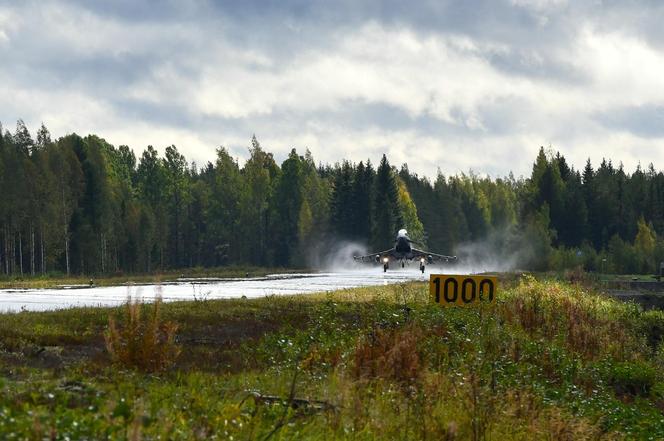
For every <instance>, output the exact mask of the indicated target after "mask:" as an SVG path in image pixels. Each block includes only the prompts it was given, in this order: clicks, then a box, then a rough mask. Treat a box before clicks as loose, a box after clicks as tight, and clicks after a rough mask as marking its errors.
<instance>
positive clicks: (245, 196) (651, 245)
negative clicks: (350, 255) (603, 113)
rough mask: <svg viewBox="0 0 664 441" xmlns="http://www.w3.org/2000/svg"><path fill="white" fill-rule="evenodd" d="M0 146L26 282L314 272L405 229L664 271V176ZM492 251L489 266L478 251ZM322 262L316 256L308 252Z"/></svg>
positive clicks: (87, 142)
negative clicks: (241, 270) (59, 276)
mask: <svg viewBox="0 0 664 441" xmlns="http://www.w3.org/2000/svg"><path fill="white" fill-rule="evenodd" d="M1 135H2V136H0V190H2V194H3V197H2V199H1V200H0V271H1V272H2V273H3V274H4V275H5V276H6V277H9V276H25V275H28V274H30V275H34V276H36V275H37V274H38V273H41V274H45V273H47V272H49V271H61V272H63V273H66V274H68V275H70V274H71V273H75V274H90V275H92V274H113V273H118V272H154V271H163V270H168V269H174V268H187V267H197V266H205V267H213V266H219V265H228V264H234V263H239V264H251V265H260V266H306V265H309V264H311V263H312V262H311V260H310V258H311V257H312V254H316V250H320V249H328V248H329V247H330V244H331V243H336V242H338V241H340V240H352V241H355V242H363V243H365V244H367V245H368V246H370V247H371V248H372V249H376V250H383V249H386V248H388V247H389V246H391V245H392V243H393V239H394V234H395V232H396V231H397V230H398V229H400V228H406V229H408V231H409V233H410V235H411V237H412V238H413V239H414V240H416V241H418V242H422V243H426V244H427V245H428V247H429V248H430V249H431V250H432V251H434V252H440V253H444V254H456V253H459V254H460V255H463V253H465V252H466V251H467V250H468V249H482V250H486V249H487V248H490V249H492V250H498V254H500V255H499V256H497V258H498V260H500V261H510V262H514V264H515V265H517V266H518V267H519V268H529V269H542V270H545V269H570V268H575V267H576V266H578V265H579V264H583V266H584V268H585V269H586V270H590V271H603V272H618V273H642V274H651V273H653V272H654V271H657V270H658V268H659V263H660V262H661V261H664V199H663V198H664V174H663V173H661V172H657V171H656V170H655V169H654V167H653V166H652V165H650V166H649V167H648V168H647V169H646V170H642V169H641V167H637V169H636V170H635V171H634V173H632V174H631V175H630V174H628V173H626V172H625V170H624V169H623V167H622V165H621V166H618V167H617V168H616V167H614V166H613V164H612V162H611V161H610V160H603V161H602V162H601V163H600V164H599V166H598V167H597V168H594V167H593V166H592V164H591V163H590V161H588V162H587V163H586V165H585V167H584V168H583V170H576V169H575V168H574V167H572V166H570V165H569V164H568V163H567V161H566V159H565V157H564V156H562V155H561V154H560V153H559V152H554V151H553V150H551V149H549V150H546V149H544V148H541V149H540V150H539V152H538V155H537V157H536V159H535V161H534V163H533V167H532V172H531V174H530V176H528V177H527V178H520V179H515V178H514V177H513V176H511V175H510V176H507V177H504V178H495V179H493V178H491V177H488V176H481V175H477V174H475V173H473V172H470V173H469V174H464V173H461V174H458V175H456V176H448V177H445V176H443V175H442V174H440V173H439V174H438V176H436V179H435V181H433V182H431V181H430V180H429V179H428V178H426V177H419V176H418V175H417V174H415V173H412V172H411V171H409V169H408V166H407V165H406V164H404V165H403V166H402V167H401V169H399V170H398V171H397V169H395V168H394V167H392V166H391V165H390V163H389V161H388V158H387V156H385V155H384V156H383V157H382V158H381V161H380V164H379V165H378V167H377V169H375V170H374V168H373V166H372V164H371V163H370V162H369V161H367V162H360V163H358V164H355V163H352V162H350V161H348V160H343V159H341V160H340V162H339V163H338V164H335V165H334V166H330V165H322V164H321V165H318V166H317V165H316V163H315V161H314V159H313V157H312V155H311V153H310V152H308V151H307V152H306V153H305V154H304V156H300V155H298V153H297V152H296V151H295V150H293V151H292V152H291V153H290V154H289V156H288V158H287V159H286V160H285V161H284V162H283V163H282V164H277V163H276V162H275V160H274V157H273V155H272V154H271V153H269V152H267V151H266V150H264V149H263V147H262V146H261V145H260V143H259V142H258V140H257V139H256V137H255V136H254V137H252V139H251V144H250V146H249V159H248V160H247V161H246V162H244V164H242V163H240V162H239V161H238V160H237V159H236V158H234V157H233V155H232V154H231V153H230V152H229V151H228V150H227V149H225V148H223V147H221V148H219V150H218V151H217V158H216V160H215V161H214V163H207V164H205V165H203V166H202V167H199V166H198V165H197V164H195V163H188V162H187V160H186V158H185V157H184V156H183V155H182V154H181V153H180V152H179V151H178V148H177V147H176V146H174V145H171V146H167V147H166V148H165V149H164V151H163V156H160V153H159V152H158V151H157V149H155V148H154V147H152V146H147V148H146V149H145V150H144V151H143V152H141V154H140V155H139V156H138V160H137V157H136V155H135V154H134V153H133V151H132V150H131V149H130V148H129V147H128V146H119V147H117V148H116V147H115V146H113V145H111V144H109V143H107V142H106V141H105V140H104V139H102V138H100V137H98V136H96V135H89V136H86V137H85V138H82V137H80V136H78V135H76V134H71V135H67V136H65V137H62V138H60V139H57V140H52V139H51V137H50V134H49V132H48V130H47V129H46V127H45V126H43V125H42V126H41V127H40V128H39V130H38V131H37V134H36V139H33V137H32V135H31V134H30V132H29V130H28V128H27V127H26V125H25V124H24V123H23V122H22V121H19V122H18V123H17V125H16V130H15V132H14V133H13V134H12V133H9V132H7V131H5V132H3V133H2V134H1ZM483 253H484V254H486V253H485V252H484V251H483ZM314 257H315V256H314Z"/></svg>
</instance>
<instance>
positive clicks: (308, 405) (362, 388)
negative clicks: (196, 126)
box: [0, 277, 664, 440]
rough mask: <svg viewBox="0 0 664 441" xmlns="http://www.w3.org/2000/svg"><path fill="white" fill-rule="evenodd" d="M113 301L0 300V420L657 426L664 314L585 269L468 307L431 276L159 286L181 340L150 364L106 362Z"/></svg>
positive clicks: (427, 427)
mask: <svg viewBox="0 0 664 441" xmlns="http://www.w3.org/2000/svg"><path fill="white" fill-rule="evenodd" d="M142 308H143V309H144V315H145V316H150V315H149V312H150V311H151V310H152V308H153V306H151V305H144V306H143V307H142ZM109 316H113V317H115V318H116V319H117V323H119V324H120V325H121V324H123V323H126V317H125V312H124V309H123V308H113V309H103V308H80V309H70V310H64V311H55V312H45V313H29V312H22V313H17V314H4V315H0V438H2V439H42V438H49V437H51V438H53V439H231V437H232V439H241V440H243V439H281V440H286V439H355V440H365V439H366V440H373V439H408V440H410V439H431V440H440V439H448V440H449V439H477V440H479V439H494V440H498V439H500V440H503V439H521V440H530V439H623V438H627V439H662V438H663V437H664V415H663V414H662V409H664V373H663V372H664V370H663V369H662V368H663V367H664V347H663V346H662V344H661V340H662V334H663V333H664V314H662V313H661V312H652V311H650V312H642V311H641V310H640V309H639V308H638V307H636V306H634V305H632V304H624V303H619V302H617V301H614V300H611V299H609V298H607V297H604V296H602V295H600V294H597V293H594V292H589V291H588V290H587V289H586V288H584V287H582V286H579V285H571V284H568V283H565V282H559V281H547V280H545V281H537V280H535V279H533V278H529V277H528V278H524V279H523V280H521V281H517V282H513V283H509V284H508V286H506V287H505V289H503V290H502V292H501V293H500V294H499V295H498V301H497V303H496V304H495V305H484V306H481V307H473V308H467V309H457V308H449V309H443V308H440V307H437V306H436V305H431V304H429V303H428V290H427V287H426V286H425V285H424V284H421V283H410V284H404V285H394V286H385V287H371V288H357V289H350V290H342V291H337V292H335V293H330V294H319V295H308V296H304V295H303V296H293V297H268V298H264V299H256V300H223V301H216V300H215V301H212V300H204V301H196V302H178V303H168V304H163V305H161V316H160V318H159V319H160V320H161V321H163V322H166V321H168V322H173V323H176V324H178V331H177V343H178V345H179V346H180V349H181V351H182V352H181V354H180V356H179V358H178V359H177V360H176V361H175V364H174V365H172V366H171V367H169V368H168V369H166V370H161V371H157V372H141V371H138V370H136V369H133V368H131V367H127V366H124V365H121V364H118V363H116V364H113V362H112V361H111V360H112V358H111V356H110V355H109V354H108V353H107V351H106V349H105V345H104V337H103V336H104V333H106V332H107V329H108V325H109Z"/></svg>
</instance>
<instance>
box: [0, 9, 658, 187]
mask: <svg viewBox="0 0 664 441" xmlns="http://www.w3.org/2000/svg"><path fill="white" fill-rule="evenodd" d="M662 18H664V9H663V8H662V6H660V5H659V4H658V3H656V2H648V1H642V2H637V1H635V2H630V3H629V4H626V3H623V2H610V1H604V2H601V5H600V4H599V3H598V2H595V1H579V2H567V1H563V0H549V1H547V0H505V1H494V0H475V1H451V0H448V1H441V2H429V1H426V0H421V1H418V2H414V3H413V2H408V3H404V2H398V1H396V0H394V1H391V0H390V1H386V2H378V1H369V0H367V1H361V2H358V1H351V0H346V1H340V2H338V3H337V4H336V5H334V6H332V5H330V4H329V2H323V1H316V0H315V1H306V2H305V1H300V0H284V1H283V2H278V3H277V2H268V1H264V2H256V1H249V2H234V1H212V0H207V1H206V0H199V1H192V2H176V1H168V2H159V3H158V4H157V3H155V2H152V1H146V2H133V1H124V0H123V1H119V2H102V1H64V0H62V1H59V0H48V1H42V2H36V1H32V2H30V1H29V2H25V3H23V4H21V6H20V7H18V6H16V5H15V4H12V3H9V2H2V1H0V56H1V57H2V60H3V63H2V67H0V101H1V102H3V106H2V107H1V108H0V121H3V122H4V123H5V126H11V123H12V122H13V120H15V119H18V118H23V119H24V120H25V121H26V122H27V123H28V124H29V125H30V126H31V127H33V128H36V127H38V125H39V124H40V123H41V122H42V121H43V122H44V123H45V124H46V125H47V127H49V129H50V130H51V131H52V132H53V134H54V135H56V136H59V135H64V134H66V133H71V132H78V133H82V134H85V133H95V134H98V135H100V136H102V137H104V138H106V139H107V140H108V141H109V142H112V143H115V144H128V145H130V146H132V147H134V148H135V149H136V150H138V151H140V150H141V149H143V148H144V147H145V146H146V145H148V144H152V145H154V146H156V147H159V148H164V147H165V146H167V145H170V144H176V145H177V146H178V148H179V149H180V150H181V151H182V152H183V153H184V154H185V155H186V156H187V157H188V158H189V159H191V160H195V161H196V162H198V163H202V162H206V161H208V160H210V161H212V160H214V155H215V153H214V152H215V148H216V147H217V146H219V145H225V146H227V147H229V148H230V150H231V152H232V153H233V154H234V155H237V156H238V157H240V159H242V158H244V157H246V156H247V150H246V147H247V145H248V143H249V139H250V137H251V135H252V134H254V133H255V134H256V135H257V136H258V138H259V140H260V141H261V143H262V144H263V145H264V146H265V147H266V148H268V149H269V150H271V151H274V152H275V153H276V157H277V159H279V158H282V159H283V158H285V156H286V154H287V152H288V151H290V149H291V148H293V147H295V148H298V149H299V150H301V151H304V149H305V148H310V149H311V150H312V152H313V154H314V157H315V158H316V160H320V161H323V162H330V163H333V162H337V161H339V160H341V159H343V158H348V159H351V160H354V161H359V160H364V159H367V158H370V159H371V160H372V161H373V162H374V163H376V162H377V161H378V160H379V159H380V156H381V155H382V153H384V152H385V153H388V154H389V157H390V160H391V162H392V163H394V164H400V163H402V162H408V164H409V166H410V169H411V170H413V171H416V172H418V173H419V174H424V175H428V176H430V177H434V176H435V174H436V172H437V170H438V169H439V168H440V169H441V170H442V171H443V172H444V173H446V174H451V173H457V172H461V171H468V169H470V168H472V169H473V170H474V171H476V172H478V173H489V174H492V175H494V176H498V175H504V174H507V173H508V172H509V171H510V170H512V171H514V172H515V173H516V174H517V175H520V174H528V173H529V171H530V168H531V165H532V161H533V160H534V157H535V154H536V152H537V149H538V148H539V146H540V145H545V146H548V145H549V144H551V145H552V146H553V148H555V149H560V150H561V152H562V153H563V154H565V155H566V156H567V157H568V158H569V159H570V160H571V162H572V163H573V164H574V165H576V166H577V167H581V166H583V163H584V162H585V159H586V158H587V157H591V159H592V160H593V161H594V162H598V161H600V160H601V158H602V157H603V156H609V157H611V158H612V159H613V160H614V161H615V162H619V161H623V162H624V163H625V165H626V166H627V167H628V168H629V167H634V166H636V164H637V163H638V162H642V163H648V162H650V161H653V160H654V161H657V160H661V159H664V157H662V154H660V153H658V152H659V151H660V150H662V149H661V147H660V144H661V143H662V141H663V140H664V131H663V130H662V129H661V127H662V124H661V122H662V109H663V108H664V87H663V86H664V84H663V82H662V80H661V79H660V72H662V71H663V70H664V52H663V51H662V42H664V32H662V31H660V30H659V26H658V23H660V22H661V19H662Z"/></svg>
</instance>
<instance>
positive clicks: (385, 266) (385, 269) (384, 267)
mask: <svg viewBox="0 0 664 441" xmlns="http://www.w3.org/2000/svg"><path fill="white" fill-rule="evenodd" d="M388 268H389V266H388V265H387V263H385V264H383V272H384V273H386V272H387V269H388Z"/></svg>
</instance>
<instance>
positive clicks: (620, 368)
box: [610, 361, 657, 396]
mask: <svg viewBox="0 0 664 441" xmlns="http://www.w3.org/2000/svg"><path fill="white" fill-rule="evenodd" d="M656 376H657V371H656V370H655V368H654V367H652V366H651V365H650V364H648V363H644V362H641V361H636V362H623V363H616V364H615V365H614V366H613V367H612V369H611V378H610V381H611V384H612V385H613V388H614V389H615V391H616V393H617V394H619V395H632V396H637V395H638V396H647V395H649V394H650V390H651V389H652V387H653V385H654V384H655V381H656Z"/></svg>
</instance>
